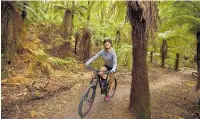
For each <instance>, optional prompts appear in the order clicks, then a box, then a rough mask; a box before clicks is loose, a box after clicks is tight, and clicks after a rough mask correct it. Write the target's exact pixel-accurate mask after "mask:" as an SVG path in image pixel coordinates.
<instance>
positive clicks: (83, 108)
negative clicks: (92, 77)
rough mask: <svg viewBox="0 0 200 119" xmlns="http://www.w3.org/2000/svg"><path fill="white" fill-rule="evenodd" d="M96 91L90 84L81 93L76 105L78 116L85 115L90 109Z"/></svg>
mask: <svg viewBox="0 0 200 119" xmlns="http://www.w3.org/2000/svg"><path fill="white" fill-rule="evenodd" d="M95 93H96V86H94V85H90V86H89V87H88V88H87V89H86V90H85V92H84V93H83V95H82V97H81V100H80V103H79V106H78V114H79V116H80V117H82V118H83V117H85V116H86V115H87V114H88V112H89V111H90V109H91V107H92V104H93V102H94V98H95Z"/></svg>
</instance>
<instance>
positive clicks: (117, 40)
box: [115, 31, 121, 44]
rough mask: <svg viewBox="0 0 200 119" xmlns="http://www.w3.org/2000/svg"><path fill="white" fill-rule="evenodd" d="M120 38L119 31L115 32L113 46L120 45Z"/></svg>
mask: <svg viewBox="0 0 200 119" xmlns="http://www.w3.org/2000/svg"><path fill="white" fill-rule="evenodd" d="M120 38H121V34H120V31H117V32H116V36H115V44H118V43H120V41H121V39H120Z"/></svg>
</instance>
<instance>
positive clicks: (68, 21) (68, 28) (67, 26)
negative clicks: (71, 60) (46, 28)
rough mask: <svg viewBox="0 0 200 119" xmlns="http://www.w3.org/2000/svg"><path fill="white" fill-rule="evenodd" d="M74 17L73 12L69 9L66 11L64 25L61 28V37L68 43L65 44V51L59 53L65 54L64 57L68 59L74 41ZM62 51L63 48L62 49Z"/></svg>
mask: <svg viewBox="0 0 200 119" xmlns="http://www.w3.org/2000/svg"><path fill="white" fill-rule="evenodd" d="M72 18H73V16H72V11H71V10H69V9H66V10H65V15H64V18H63V23H62V26H61V36H62V38H63V39H64V40H65V41H66V42H65V43H64V44H65V47H66V48H65V51H59V52H63V53H64V52H65V53H64V54H61V55H62V56H63V57H66V56H68V55H69V52H70V45H71V39H72V30H73V19H72ZM60 50H62V48H61V49H60Z"/></svg>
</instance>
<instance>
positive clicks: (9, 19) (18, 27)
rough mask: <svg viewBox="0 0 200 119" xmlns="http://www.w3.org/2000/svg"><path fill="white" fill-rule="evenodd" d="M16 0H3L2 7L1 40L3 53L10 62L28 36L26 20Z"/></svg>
mask: <svg viewBox="0 0 200 119" xmlns="http://www.w3.org/2000/svg"><path fill="white" fill-rule="evenodd" d="M13 4H14V2H10V1H3V2H2V8H1V10H2V11H1V19H2V22H1V23H2V25H1V30H2V31H1V40H2V53H3V54H4V58H5V61H6V62H7V63H8V64H11V63H13V60H14V57H15V54H16V52H17V50H18V48H19V46H20V43H21V40H23V39H24V38H25V36H26V34H25V33H26V31H25V26H24V22H23V20H22V19H21V16H20V13H19V11H18V10H17V9H16V8H15V7H14V6H13Z"/></svg>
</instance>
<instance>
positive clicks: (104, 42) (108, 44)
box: [103, 38, 112, 49]
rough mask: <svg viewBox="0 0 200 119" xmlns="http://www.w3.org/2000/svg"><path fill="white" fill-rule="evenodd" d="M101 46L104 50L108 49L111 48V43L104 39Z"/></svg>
mask: <svg viewBox="0 0 200 119" xmlns="http://www.w3.org/2000/svg"><path fill="white" fill-rule="evenodd" d="M103 45H104V48H105V49H110V48H111V47H112V41H111V40H110V39H109V38H106V39H105V40H104V41H103Z"/></svg>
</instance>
